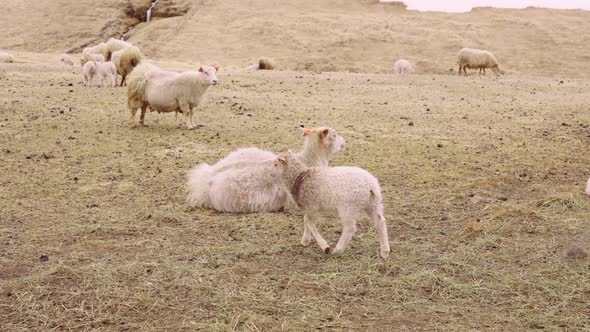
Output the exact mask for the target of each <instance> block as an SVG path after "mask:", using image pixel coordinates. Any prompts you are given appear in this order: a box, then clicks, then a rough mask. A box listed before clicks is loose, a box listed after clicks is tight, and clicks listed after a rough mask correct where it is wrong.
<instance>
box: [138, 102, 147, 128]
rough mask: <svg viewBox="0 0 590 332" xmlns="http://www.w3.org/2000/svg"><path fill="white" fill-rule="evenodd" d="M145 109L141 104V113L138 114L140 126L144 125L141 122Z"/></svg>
mask: <svg viewBox="0 0 590 332" xmlns="http://www.w3.org/2000/svg"><path fill="white" fill-rule="evenodd" d="M146 109H147V106H145V105H144V106H141V113H140V114H139V126H140V127H145V124H144V123H143V120H144V119H145V111H146Z"/></svg>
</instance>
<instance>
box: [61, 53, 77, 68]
mask: <svg viewBox="0 0 590 332" xmlns="http://www.w3.org/2000/svg"><path fill="white" fill-rule="evenodd" d="M59 61H61V63H62V64H64V65H68V66H73V65H74V60H72V57H71V56H70V55H69V54H66V53H62V54H61V55H60V56H59Z"/></svg>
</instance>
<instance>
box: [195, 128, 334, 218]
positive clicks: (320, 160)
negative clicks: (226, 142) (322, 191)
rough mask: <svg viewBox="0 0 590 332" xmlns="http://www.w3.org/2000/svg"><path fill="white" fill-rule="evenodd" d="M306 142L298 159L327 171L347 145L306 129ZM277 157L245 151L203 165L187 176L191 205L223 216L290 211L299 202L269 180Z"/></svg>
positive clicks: (325, 131) (326, 131)
mask: <svg viewBox="0 0 590 332" xmlns="http://www.w3.org/2000/svg"><path fill="white" fill-rule="evenodd" d="M303 133H304V135H305V141H304V144H303V149H302V150H301V151H300V152H299V153H297V155H296V156H297V158H298V159H299V160H301V161H302V162H303V163H305V165H307V166H319V167H326V166H328V163H329V161H330V158H331V157H332V155H333V154H334V153H337V152H339V151H341V150H343V149H344V147H345V145H346V141H345V140H344V138H342V137H341V136H340V135H338V133H337V132H336V130H334V129H332V128H328V127H320V128H315V129H311V130H310V129H303ZM276 157H277V156H276V155H275V154H274V153H272V152H270V151H265V150H261V149H257V148H242V149H238V150H236V151H234V152H232V153H230V154H229V155H228V156H226V157H225V158H223V159H221V160H220V161H218V162H217V163H216V164H214V165H208V164H206V163H202V164H200V165H198V166H196V167H194V168H193V169H191V170H190V171H189V172H188V174H187V193H188V195H187V201H188V203H189V205H191V206H195V207H201V208H212V209H215V210H217V211H221V212H233V213H252V212H273V211H280V210H289V209H292V208H294V207H295V202H293V200H292V199H290V197H289V194H288V192H287V191H286V190H284V188H282V186H280V184H278V183H276V181H274V179H272V178H271V177H270V176H269V171H270V170H271V169H272V165H273V163H274V160H275V159H276Z"/></svg>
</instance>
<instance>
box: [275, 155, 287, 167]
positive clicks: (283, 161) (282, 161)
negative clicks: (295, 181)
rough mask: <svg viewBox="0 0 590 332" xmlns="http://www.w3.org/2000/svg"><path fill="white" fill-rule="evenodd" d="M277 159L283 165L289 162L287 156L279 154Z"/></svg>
mask: <svg viewBox="0 0 590 332" xmlns="http://www.w3.org/2000/svg"><path fill="white" fill-rule="evenodd" d="M277 160H278V161H279V163H281V164H282V165H284V164H286V163H287V158H285V157H284V156H278V157H277Z"/></svg>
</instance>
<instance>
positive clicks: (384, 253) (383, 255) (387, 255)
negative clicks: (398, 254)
mask: <svg viewBox="0 0 590 332" xmlns="http://www.w3.org/2000/svg"><path fill="white" fill-rule="evenodd" d="M380 256H381V258H383V259H387V257H389V250H388V251H381V253H380Z"/></svg>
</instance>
